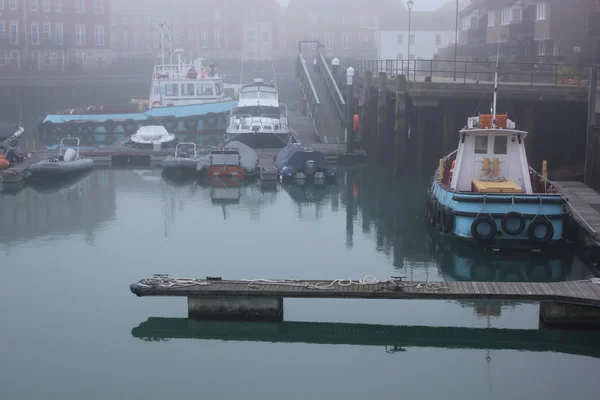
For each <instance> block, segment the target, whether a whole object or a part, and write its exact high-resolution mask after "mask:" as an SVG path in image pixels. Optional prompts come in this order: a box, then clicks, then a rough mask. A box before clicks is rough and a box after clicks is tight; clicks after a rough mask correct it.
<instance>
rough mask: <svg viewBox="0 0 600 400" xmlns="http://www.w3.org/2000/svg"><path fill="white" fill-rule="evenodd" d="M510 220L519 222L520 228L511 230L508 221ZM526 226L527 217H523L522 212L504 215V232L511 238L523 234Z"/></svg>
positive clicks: (511, 212)
mask: <svg viewBox="0 0 600 400" xmlns="http://www.w3.org/2000/svg"><path fill="white" fill-rule="evenodd" d="M510 219H517V220H519V227H518V228H517V229H510V228H509V227H508V221H509V220H510ZM525 225H526V223H525V217H523V214H521V213H520V212H516V211H510V212H507V213H506V214H504V217H502V230H503V231H504V232H505V233H507V234H509V235H511V236H517V235H520V234H521V233H523V231H524V230H525Z"/></svg>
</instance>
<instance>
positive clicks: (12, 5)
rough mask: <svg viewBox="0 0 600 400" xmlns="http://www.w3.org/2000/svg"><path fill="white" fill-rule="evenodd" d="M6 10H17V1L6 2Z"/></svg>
mask: <svg viewBox="0 0 600 400" xmlns="http://www.w3.org/2000/svg"><path fill="white" fill-rule="evenodd" d="M8 9H9V10H16V9H17V0H8Z"/></svg>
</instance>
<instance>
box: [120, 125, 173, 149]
mask: <svg viewBox="0 0 600 400" xmlns="http://www.w3.org/2000/svg"><path fill="white" fill-rule="evenodd" d="M178 143H179V141H178V140H177V138H176V137H175V135H174V134H173V133H169V131H167V129H166V128H165V127H164V126H162V125H147V126H142V127H140V129H138V130H137V132H136V133H134V134H133V135H131V137H130V138H129V140H128V141H127V142H125V145H126V146H129V147H132V148H135V149H154V150H161V149H168V148H173V147H176V146H177V144H178Z"/></svg>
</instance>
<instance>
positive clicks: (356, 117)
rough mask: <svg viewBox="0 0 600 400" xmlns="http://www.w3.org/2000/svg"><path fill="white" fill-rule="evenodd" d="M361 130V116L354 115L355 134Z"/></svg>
mask: <svg viewBox="0 0 600 400" xmlns="http://www.w3.org/2000/svg"><path fill="white" fill-rule="evenodd" d="M358 128H359V116H358V114H354V132H358Z"/></svg>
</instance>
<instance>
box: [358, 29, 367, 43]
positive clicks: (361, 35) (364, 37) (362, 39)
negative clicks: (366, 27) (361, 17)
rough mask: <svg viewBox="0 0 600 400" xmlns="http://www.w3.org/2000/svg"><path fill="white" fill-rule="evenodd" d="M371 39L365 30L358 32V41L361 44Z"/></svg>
mask: <svg viewBox="0 0 600 400" xmlns="http://www.w3.org/2000/svg"><path fill="white" fill-rule="evenodd" d="M368 41H369V36H368V35H367V34H366V33H364V32H359V33H358V42H359V43H360V44H366V43H367V42H368Z"/></svg>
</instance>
